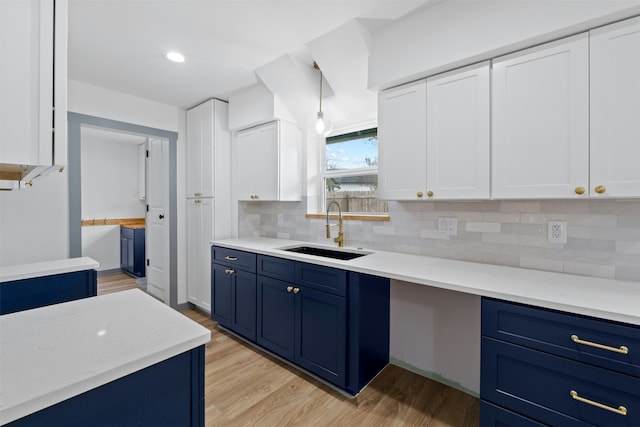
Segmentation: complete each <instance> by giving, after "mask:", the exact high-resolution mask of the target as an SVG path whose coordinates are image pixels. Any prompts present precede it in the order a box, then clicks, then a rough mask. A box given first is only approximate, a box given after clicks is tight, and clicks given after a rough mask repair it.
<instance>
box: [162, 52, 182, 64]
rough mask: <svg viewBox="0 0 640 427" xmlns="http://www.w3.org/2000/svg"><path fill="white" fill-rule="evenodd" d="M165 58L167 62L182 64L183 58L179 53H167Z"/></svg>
mask: <svg viewBox="0 0 640 427" xmlns="http://www.w3.org/2000/svg"><path fill="white" fill-rule="evenodd" d="M165 56H166V57H167V59H168V60H169V61H173V62H184V56H183V55H182V54H181V53H179V52H167V54H166V55H165Z"/></svg>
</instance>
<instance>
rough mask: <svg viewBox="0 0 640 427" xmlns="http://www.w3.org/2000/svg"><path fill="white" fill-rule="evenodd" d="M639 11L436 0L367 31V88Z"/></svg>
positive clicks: (596, 2)
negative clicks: (369, 49) (368, 35)
mask: <svg viewBox="0 0 640 427" xmlns="http://www.w3.org/2000/svg"><path fill="white" fill-rule="evenodd" d="M639 13H640V1H638V0H633V1H611V0H589V1H587V0H576V1H558V0H538V1H524V0H511V1H504V0H475V1H455V0H447V1H439V2H435V3H434V4H433V5H431V6H429V7H425V8H423V9H421V10H419V11H418V12H416V13H413V14H409V15H407V16H406V17H404V18H402V19H400V20H398V21H396V22H394V23H393V24H391V25H389V26H387V27H385V28H383V29H382V30H379V31H377V32H375V33H374V34H373V37H372V47H371V55H370V57H369V87H370V88H372V89H385V88H388V87H391V86H395V85H398V84H401V83H405V82H409V81H411V80H416V79H419V78H422V77H426V76H429V75H433V74H437V73H439V72H442V71H445V70H448V69H452V68H456V67H460V66H462V65H467V64H471V63H474V62H479V61H482V60H485V59H490V58H492V57H495V56H499V55H502V54H504V53H508V52H512V51H515V50H518V49H521V48H524V47H527V46H532V45H534V44H538V43H543V42H546V41H549V40H553V39H555V38H559V37H563V36H567V35H570V34H573V33H576V32H579V31H585V30H587V29H589V28H593V27H595V26H598V25H603V24H606V23H609V22H612V21H615V20H618V19H621V18H623V17H629V16H633V15H636V14H639Z"/></svg>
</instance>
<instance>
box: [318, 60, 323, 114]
mask: <svg viewBox="0 0 640 427" xmlns="http://www.w3.org/2000/svg"><path fill="white" fill-rule="evenodd" d="M318 71H320V112H321V113H322V70H320V69H319V68H318Z"/></svg>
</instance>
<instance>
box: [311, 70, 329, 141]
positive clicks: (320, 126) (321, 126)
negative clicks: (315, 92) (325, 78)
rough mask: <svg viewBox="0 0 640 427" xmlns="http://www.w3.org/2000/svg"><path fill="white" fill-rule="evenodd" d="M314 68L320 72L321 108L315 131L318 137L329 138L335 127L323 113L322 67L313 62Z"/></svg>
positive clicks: (317, 116)
mask: <svg viewBox="0 0 640 427" xmlns="http://www.w3.org/2000/svg"><path fill="white" fill-rule="evenodd" d="M313 68H315V69H316V70H318V71H320V108H319V109H318V113H317V114H316V120H315V122H314V126H313V131H314V132H315V134H316V135H318V136H327V135H329V134H330V133H331V131H332V130H333V126H332V125H331V123H330V122H329V121H328V120H327V119H325V117H324V113H323V112H322V70H320V67H319V66H318V64H317V63H316V62H315V61H314V62H313Z"/></svg>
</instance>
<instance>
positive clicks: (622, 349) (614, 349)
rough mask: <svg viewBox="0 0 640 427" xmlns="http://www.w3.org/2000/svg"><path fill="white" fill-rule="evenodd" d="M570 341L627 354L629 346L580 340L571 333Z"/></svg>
mask: <svg viewBox="0 0 640 427" xmlns="http://www.w3.org/2000/svg"><path fill="white" fill-rule="evenodd" d="M571 341H573V342H575V343H577V344H583V345H588V346H589V347H595V348H599V349H602V350H609V351H613V352H614V353H622V354H629V348H628V347H627V346H624V345H621V346H620V347H611V346H608V345H604V344H598V343H597V342H591V341H585V340H581V339H580V338H579V337H578V336H577V335H571Z"/></svg>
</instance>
